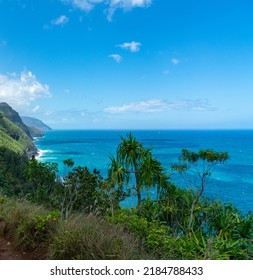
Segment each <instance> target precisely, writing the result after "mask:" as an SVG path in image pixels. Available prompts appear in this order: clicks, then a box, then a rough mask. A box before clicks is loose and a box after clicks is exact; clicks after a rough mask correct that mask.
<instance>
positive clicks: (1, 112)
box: [0, 102, 37, 157]
mask: <svg viewBox="0 0 253 280" xmlns="http://www.w3.org/2000/svg"><path fill="white" fill-rule="evenodd" d="M0 147H5V148H7V149H10V150H12V151H14V152H15V153H18V154H27V155H28V156H29V157H31V156H32V155H35V154H36V153H37V149H36V147H35V145H34V143H33V140H32V136H31V134H30V131H29V129H28V127H27V126H26V125H25V124H24V123H23V122H22V120H21V118H20V116H19V114H18V113H17V112H16V111H14V110H13V109H12V108H11V107H10V106H9V105H8V104H7V103H5V102H2V103H0Z"/></svg>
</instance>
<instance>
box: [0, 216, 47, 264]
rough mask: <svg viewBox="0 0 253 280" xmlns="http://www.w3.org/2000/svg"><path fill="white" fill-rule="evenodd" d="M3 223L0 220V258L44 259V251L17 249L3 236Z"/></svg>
mask: <svg viewBox="0 0 253 280" xmlns="http://www.w3.org/2000/svg"><path fill="white" fill-rule="evenodd" d="M4 228H5V223H4V222H3V221H1V222H0V260H44V259H46V257H45V255H46V254H45V251H44V250H42V249H40V248H39V249H36V250H34V251H31V252H27V251H20V250H17V249H16V248H15V246H14V244H13V243H12V242H11V241H10V240H7V239H6V238H5V236H4Z"/></svg>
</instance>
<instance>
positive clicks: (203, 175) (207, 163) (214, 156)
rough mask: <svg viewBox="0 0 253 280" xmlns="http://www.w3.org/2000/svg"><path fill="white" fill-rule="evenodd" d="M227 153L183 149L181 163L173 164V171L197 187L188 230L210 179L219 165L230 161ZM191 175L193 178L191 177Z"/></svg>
mask: <svg viewBox="0 0 253 280" xmlns="http://www.w3.org/2000/svg"><path fill="white" fill-rule="evenodd" d="M228 158H229V156H228V153H227V152H216V151H214V150H212V149H206V150H200V151H198V152H193V151H190V150H188V149H182V155H181V156H180V157H179V163H177V164H172V166H171V167H172V170H174V171H177V172H179V174H181V175H182V176H184V175H186V176H185V179H186V180H187V181H188V183H190V185H192V186H194V187H195V196H194V199H193V202H192V205H191V210H190V218H189V223H188V230H189V229H190V228H191V227H192V225H193V218H194V209H195V206H196V205H197V204H198V203H199V201H200V198H201V196H202V194H203V192H204V190H205V187H206V184H207V181H208V178H209V177H210V176H211V174H212V171H213V170H214V168H215V166H216V165H218V164H222V163H224V162H225V161H226V160H228ZM189 173H190V174H191V175H193V176H191V177H189V176H187V174H188V175H189Z"/></svg>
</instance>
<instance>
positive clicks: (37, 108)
mask: <svg viewBox="0 0 253 280" xmlns="http://www.w3.org/2000/svg"><path fill="white" fill-rule="evenodd" d="M39 108H40V106H39V105H36V106H35V107H34V108H33V109H32V110H31V111H32V112H33V113H36V112H38V110H39Z"/></svg>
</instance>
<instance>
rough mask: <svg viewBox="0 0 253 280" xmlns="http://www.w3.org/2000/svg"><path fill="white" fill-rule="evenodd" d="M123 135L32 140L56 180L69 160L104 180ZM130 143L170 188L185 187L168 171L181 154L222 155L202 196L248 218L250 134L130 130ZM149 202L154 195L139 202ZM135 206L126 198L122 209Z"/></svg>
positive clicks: (67, 133)
mask: <svg viewBox="0 0 253 280" xmlns="http://www.w3.org/2000/svg"><path fill="white" fill-rule="evenodd" d="M129 132H130V131H126V130H122V131H119V130H52V131H47V132H45V135H44V137H42V138H36V139H35V145H36V146H37V148H38V149H39V150H40V155H39V158H38V159H39V160H40V161H43V162H56V163H58V165H59V170H60V174H59V175H60V176H61V175H63V174H64V165H63V160H65V159H68V158H71V159H73V160H74V162H75V166H78V165H80V166H87V167H88V168H89V169H90V170H93V169H94V168H97V169H99V170H100V171H101V174H102V176H103V177H104V178H106V177H107V169H108V163H109V155H115V151H116V148H117V146H118V144H119V143H120V141H121V139H120V136H126V135H127V134H128V133H129ZM132 134H133V136H134V137H136V139H137V140H138V141H140V142H142V143H143V144H144V146H145V147H152V149H153V150H152V153H153V155H154V156H155V157H156V158H157V159H158V160H159V161H160V162H161V163H162V165H163V167H165V168H167V170H168V172H169V173H171V178H172V180H173V181H174V182H175V184H176V185H180V186H182V187H187V186H188V185H187V183H186V182H185V181H183V180H182V179H181V177H179V175H178V174H174V173H172V171H171V170H170V165H171V164H172V163H175V162H177V161H178V157H179V156H180V154H181V150H182V149H183V148H187V149H190V150H193V151H198V150H199V149H207V148H211V149H214V150H215V151H218V152H228V153H229V157H230V158H229V160H228V161H227V162H226V163H224V164H220V165H217V166H216V168H215V170H214V171H213V173H212V176H211V178H210V180H209V181H208V184H207V186H206V189H205V193H204V194H205V196H207V197H209V198H211V199H218V200H221V201H224V202H232V203H233V204H234V205H235V206H236V207H238V208H239V209H240V210H242V211H244V212H247V211H252V212H253V130H136V131H132ZM148 194H149V195H151V196H155V194H156V192H155V190H151V191H149V193H147V192H146V191H144V193H143V196H144V197H145V196H147V195H148ZM124 204H125V206H127V207H130V206H134V205H135V204H136V198H135V197H130V198H128V199H127V200H126V201H125V202H124V203H123V205H124Z"/></svg>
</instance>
